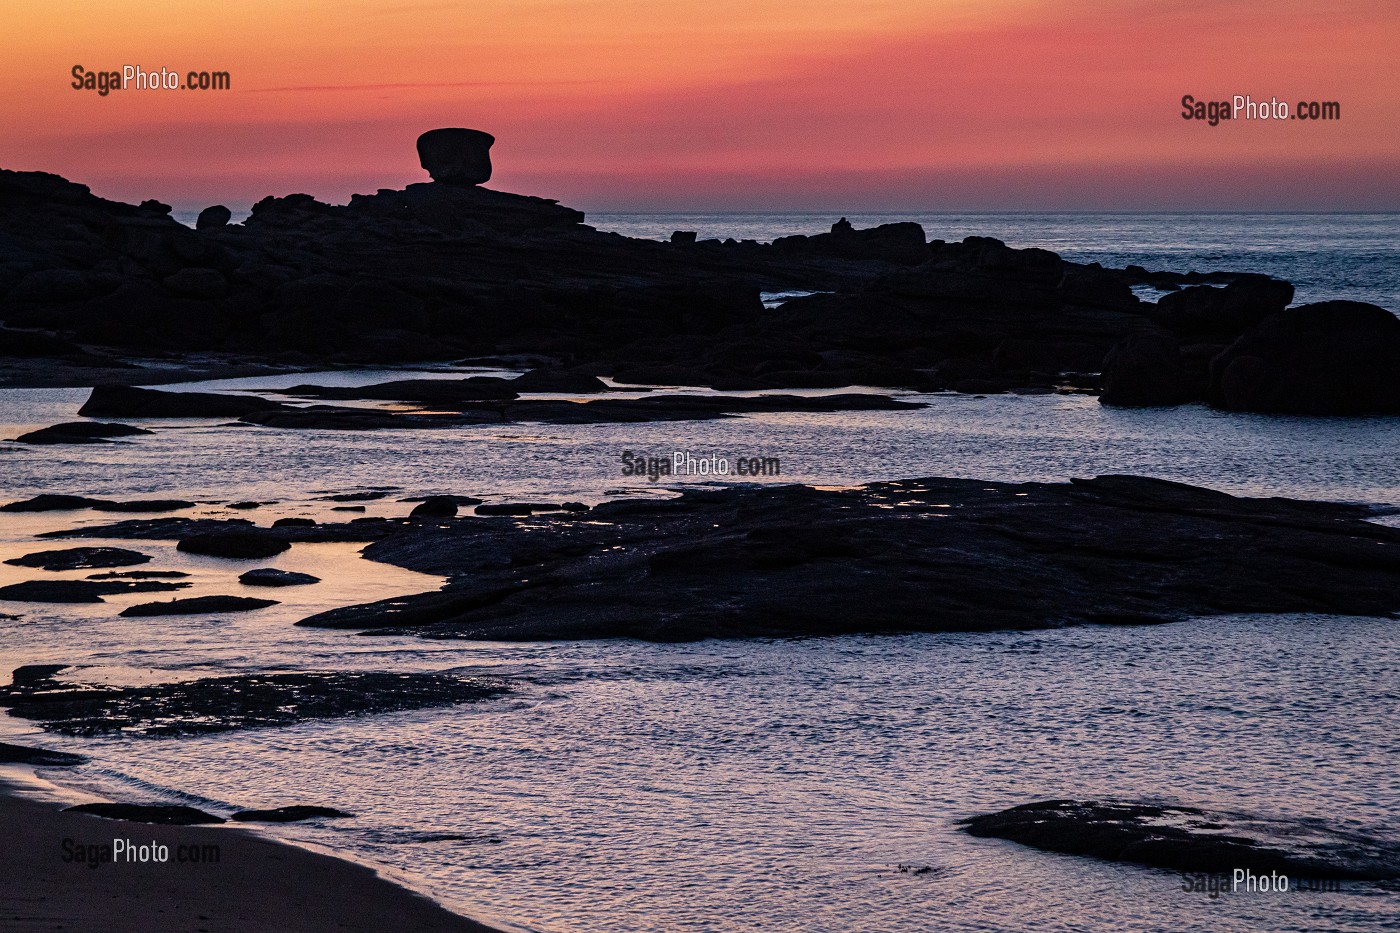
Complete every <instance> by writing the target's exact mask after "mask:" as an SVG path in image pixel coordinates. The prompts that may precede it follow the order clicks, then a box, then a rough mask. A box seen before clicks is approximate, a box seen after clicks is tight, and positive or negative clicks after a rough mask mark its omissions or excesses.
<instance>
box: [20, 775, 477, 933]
mask: <svg viewBox="0 0 1400 933" xmlns="http://www.w3.org/2000/svg"><path fill="white" fill-rule="evenodd" d="M24 776H25V772H24V770H22V769H17V770H11V769H5V770H0V928H3V929H5V930H14V931H37V930H63V931H65V933H86V931H93V933H98V931H104V933H149V931H152V930H171V931H175V930H179V931H189V933H198V931H208V933H245V931H246V933H265V931H269V930H277V931H280V933H322V931H327V933H329V931H338V933H346V931H365V933H371V931H373V933H380V931H384V930H412V931H415V933H439V931H441V933H449V931H450V933H493V931H492V929H491V928H490V927H486V926H483V925H481V924H479V923H476V922H474V921H471V920H468V919H467V918H465V917H461V916H458V915H456V914H453V913H451V912H449V911H447V910H446V909H444V908H442V907H440V906H438V905H437V904H435V903H433V902H432V901H430V900H428V899H427V898H424V897H422V896H420V895H418V894H415V893H413V892H411V891H409V890H407V889H405V888H402V887H400V886H398V885H396V884H394V883H393V882H391V881H389V880H387V879H385V878H383V877H381V876H380V875H378V874H376V873H375V872H374V871H373V870H371V869H370V868H367V867H365V866H363V865H358V864H354V863H351V862H345V861H341V860H340V859H336V858H333V857H331V856H328V855H322V854H319V853H316V852H312V851H309V850H306V849H301V848H298V847H296V846H292V845H288V844H286V843H282V842H277V841H274V840H271V839H267V838H264V837H261V836H259V835H257V834H255V833H253V832H250V831H248V830H247V829H236V828H233V827H225V826H217V827H207V826H153V825H148V824H144V823H130V822H125V821H120V820H106V819H102V818H99V817H94V816H89V815H86V814H80V813H66V812H63V806H64V804H62V803H59V802H56V801H55V802H50V801H47V800H38V799H30V798H29V797H26V796H21V795H20V794H19V792H18V791H19V789H20V784H19V780H20V779H22V778H23V777H24ZM118 838H120V839H127V840H131V841H132V842H133V843H134V844H136V845H143V844H152V843H155V844H159V845H162V846H165V847H167V848H168V857H169V861H168V862H166V863H163V864H156V863H154V862H151V863H146V864H141V863H139V862H138V863H135V864H131V863H120V864H118V863H112V862H106V863H101V864H99V865H98V867H96V868H91V867H88V865H86V864H84V863H80V862H78V861H77V860H76V858H70V860H69V861H65V860H64V857H65V854H68V855H69V856H70V857H72V856H76V854H77V852H78V851H79V849H78V847H81V846H88V845H93V846H104V845H105V846H109V847H110V846H112V844H113V840H114V839H118ZM65 840H72V842H71V843H70V844H69V846H68V847H67V848H66V849H65ZM211 845H217V846H218V861H217V862H205V861H194V860H195V859H205V858H209V857H210V856H211V854H212V850H210V849H209V848H208V847H209V846H211ZM181 847H185V848H181ZM191 847H193V848H191ZM182 856H183V857H184V859H185V860H184V861H181V857H182Z"/></svg>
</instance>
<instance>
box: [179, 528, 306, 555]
mask: <svg viewBox="0 0 1400 933" xmlns="http://www.w3.org/2000/svg"><path fill="white" fill-rule="evenodd" d="M290 547H291V545H290V544H288V543H287V542H286V541H284V540H282V539H281V538H274V537H272V536H271V535H268V534H261V533H258V532H251V531H223V532H215V533H212V534H198V535H190V536H189V537H187V538H181V539H180V543H179V544H177V545H176V549H177V550H181V551H184V552H186V553H188V554H203V555H206V556H208V557H227V558H229V559H231V560H261V559H263V558H265V557H272V556H273V555H275V554H281V553H282V552H283V551H285V550H287V549H288V548H290Z"/></svg>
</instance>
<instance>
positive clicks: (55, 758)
mask: <svg viewBox="0 0 1400 933" xmlns="http://www.w3.org/2000/svg"><path fill="white" fill-rule="evenodd" d="M85 761H87V758H86V756H83V755H73V754H69V753H68V752H55V751H51V750H49V749H47V748H28V747H26V746H24V745H11V744H10V743H8V742H0V764H19V765H46V766H48V767H58V768H71V767H72V766H74V765H80V764H82V763H83V762H85Z"/></svg>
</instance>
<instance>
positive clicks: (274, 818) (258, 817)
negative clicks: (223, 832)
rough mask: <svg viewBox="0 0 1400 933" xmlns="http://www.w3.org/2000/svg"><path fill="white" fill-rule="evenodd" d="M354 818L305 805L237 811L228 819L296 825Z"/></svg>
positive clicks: (330, 809)
mask: <svg viewBox="0 0 1400 933" xmlns="http://www.w3.org/2000/svg"><path fill="white" fill-rule="evenodd" d="M349 816H354V814H353V813H346V812H345V811H344V810H337V809H335V808H334V807H314V806H308V805H306V804H293V805H292V806H286V807H276V808H274V809H271V810H239V811H238V812H237V813H235V814H233V815H232V816H230V817H229V819H231V820H234V821H235V822H239V823H298V822H300V821H302V820H313V819H341V818H344V817H349Z"/></svg>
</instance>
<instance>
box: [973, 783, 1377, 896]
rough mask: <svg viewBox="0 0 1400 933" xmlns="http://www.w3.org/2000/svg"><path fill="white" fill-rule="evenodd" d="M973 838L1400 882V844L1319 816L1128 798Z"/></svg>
mask: <svg viewBox="0 0 1400 933" xmlns="http://www.w3.org/2000/svg"><path fill="white" fill-rule="evenodd" d="M963 828H964V830H965V831H966V832H968V833H970V834H971V835H974V836H991V837H996V838H999V839H1010V840H1013V841H1015V842H1019V843H1021V844H1023V845H1028V846H1032V847H1034V848H1037V849H1046V850H1049V851H1051V852H1063V853H1066V854H1070V855H1086V856H1091V857H1093V858H1098V859H1105V860H1108V861H1115V862H1136V863H1138V864H1142V865H1151V866H1153V867H1156V868H1167V869H1171V870H1173V871H1181V872H1191V873H1197V872H1200V873H1207V874H1216V873H1229V872H1232V871H1234V870H1235V869H1245V870H1248V871H1252V872H1256V873H1260V874H1268V873H1271V872H1278V873H1280V874H1284V875H1287V876H1288V877H1289V878H1290V879H1296V878H1300V877H1301V878H1351V879H1360V880H1368V881H1379V880H1385V879H1391V878H1400V845H1396V844H1395V843H1394V842H1393V841H1392V840H1388V839H1383V838H1381V837H1379V836H1371V835H1367V834H1364V833H1359V832H1354V831H1349V830H1342V829H1337V828H1334V827H1331V826H1328V825H1326V824H1325V823H1323V822H1322V821H1321V820H1315V819H1276V818H1265V817H1257V816H1251V815H1248V814H1237V813H1223V812H1219V811H1207V810H1201V809H1198V808H1196V807H1184V806H1169V805H1161V804H1153V803H1137V802H1127V801H1081V800H1047V801H1042V802H1039V803H1028V804H1024V805H1022V806H1019V807H1012V808H1011V809H1009V810H1002V811H1000V812H998V813H990V814H986V815H983V816H975V817H972V818H971V819H967V820H964V821H963Z"/></svg>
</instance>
